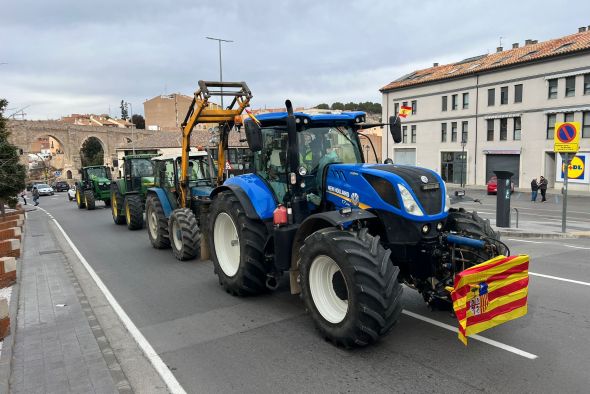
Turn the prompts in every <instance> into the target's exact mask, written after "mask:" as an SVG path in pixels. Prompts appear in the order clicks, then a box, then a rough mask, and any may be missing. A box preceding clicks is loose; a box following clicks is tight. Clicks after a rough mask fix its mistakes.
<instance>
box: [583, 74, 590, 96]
mask: <svg viewBox="0 0 590 394" xmlns="http://www.w3.org/2000/svg"><path fill="white" fill-rule="evenodd" d="M584 94H590V74H585V75H584Z"/></svg>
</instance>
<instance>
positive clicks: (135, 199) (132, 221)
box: [124, 194, 143, 230]
mask: <svg viewBox="0 0 590 394" xmlns="http://www.w3.org/2000/svg"><path fill="white" fill-rule="evenodd" d="M124 204H125V219H126V221H127V228H128V229H129V230H139V229H142V228H143V202H142V201H141V196H140V195H139V194H128V195H126V196H125V203H124Z"/></svg>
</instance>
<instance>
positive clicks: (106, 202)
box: [104, 198, 111, 207]
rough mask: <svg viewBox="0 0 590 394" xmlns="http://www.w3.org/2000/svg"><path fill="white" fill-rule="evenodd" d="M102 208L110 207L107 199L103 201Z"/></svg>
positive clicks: (109, 201)
mask: <svg viewBox="0 0 590 394" xmlns="http://www.w3.org/2000/svg"><path fill="white" fill-rule="evenodd" d="M104 206H105V207H110V206H111V200H110V199H108V198H107V199H106V200H104Z"/></svg>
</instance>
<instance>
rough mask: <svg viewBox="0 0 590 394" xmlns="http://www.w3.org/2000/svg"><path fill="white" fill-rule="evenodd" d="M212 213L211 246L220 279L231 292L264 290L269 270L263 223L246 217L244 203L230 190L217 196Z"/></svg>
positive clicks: (216, 271)
mask: <svg viewBox="0 0 590 394" xmlns="http://www.w3.org/2000/svg"><path fill="white" fill-rule="evenodd" d="M209 217H210V218H211V220H210V228H209V250H210V252H211V259H212V260H213V266H214V269H215V273H216V274H217V276H218V277H219V283H220V284H221V285H222V286H223V287H224V288H225V290H226V291H227V292H228V293H230V294H232V295H240V296H242V295H253V294H258V293H262V292H264V291H265V290H266V286H265V279H266V274H267V273H268V268H267V267H266V266H265V262H264V245H265V243H266V229H265V228H264V225H263V224H262V223H261V222H259V221H256V220H252V219H249V218H248V217H246V214H245V212H244V208H243V207H242V204H240V201H239V200H238V199H237V198H236V196H234V195H233V194H232V193H231V192H222V193H219V194H218V195H217V196H216V197H215V199H214V200H213V202H212V204H211V211H210V216H209Z"/></svg>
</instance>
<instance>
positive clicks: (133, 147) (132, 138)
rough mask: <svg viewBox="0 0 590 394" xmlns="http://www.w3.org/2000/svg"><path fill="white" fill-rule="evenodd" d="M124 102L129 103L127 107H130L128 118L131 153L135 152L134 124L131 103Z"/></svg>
mask: <svg viewBox="0 0 590 394" xmlns="http://www.w3.org/2000/svg"><path fill="white" fill-rule="evenodd" d="M126 104H127V105H129V107H131V116H130V117H129V120H131V147H132V149H133V154H135V133H134V127H133V126H135V125H134V124H133V105H131V103H126Z"/></svg>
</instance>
